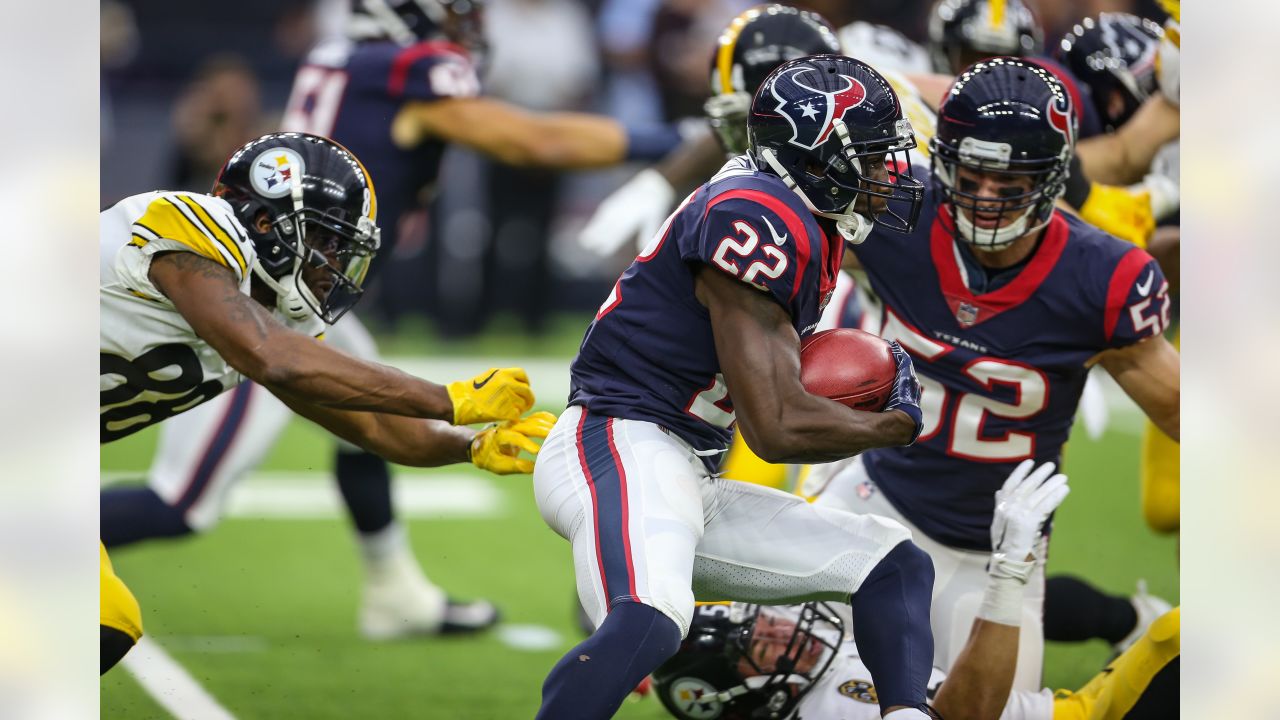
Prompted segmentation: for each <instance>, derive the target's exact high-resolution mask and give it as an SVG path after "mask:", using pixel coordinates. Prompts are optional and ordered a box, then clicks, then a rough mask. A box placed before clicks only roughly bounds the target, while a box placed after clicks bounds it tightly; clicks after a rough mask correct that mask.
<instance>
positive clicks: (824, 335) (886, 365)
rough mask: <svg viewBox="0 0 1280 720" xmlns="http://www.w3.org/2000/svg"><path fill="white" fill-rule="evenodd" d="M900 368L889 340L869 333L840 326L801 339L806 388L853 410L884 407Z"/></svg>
mask: <svg viewBox="0 0 1280 720" xmlns="http://www.w3.org/2000/svg"><path fill="white" fill-rule="evenodd" d="M897 369H898V368H897V364H896V363H895V362H894V360H893V352H892V351H891V350H890V348H889V343H887V342H885V341H884V340H883V339H881V338H879V337H876V336H875V335H872V334H871V333H868V332H863V331H861V330H854V329H852V328H837V329H835V330H824V331H822V332H816V333H814V334H812V335H810V336H808V337H806V338H804V339H803V340H801V341H800V383H801V384H802V385H804V389H805V390H808V391H809V392H810V393H812V394H814V395H820V396H822V397H825V398H829V399H831V400H835V401H836V402H838V403H840V404H842V405H847V406H848V407H851V408H853V409H854V410H866V411H868V412H879V411H881V410H883V409H884V408H885V405H886V404H888V402H889V396H890V395H891V394H892V393H893V382H894V378H895V377H896V374H897Z"/></svg>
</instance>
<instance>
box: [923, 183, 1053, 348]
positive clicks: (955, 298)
mask: <svg viewBox="0 0 1280 720" xmlns="http://www.w3.org/2000/svg"><path fill="white" fill-rule="evenodd" d="M950 222H951V216H950V214H949V209H948V208H947V207H945V206H943V207H940V208H939V209H938V215H937V217H936V218H934V221H933V227H932V228H930V234H929V245H930V252H931V253H932V255H933V266H934V268H935V269H936V270H937V272H938V282H939V284H940V285H941V289H942V296H943V298H945V299H946V301H947V306H948V307H950V308H951V312H952V314H953V315H954V316H955V318H956V322H957V323H959V324H960V326H961V327H971V326H973V325H977V324H978V323H980V322H984V321H986V320H990V319H991V318H993V317H995V316H996V315H999V314H1000V313H1002V312H1004V311H1005V310H1009V309H1010V308H1015V307H1017V306H1019V305H1021V304H1022V303H1023V302H1025V301H1026V300H1027V299H1028V298H1030V297H1031V296H1032V295H1033V294H1035V291H1036V290H1037V289H1039V287H1040V285H1041V284H1043V283H1044V279H1045V278H1046V277H1048V276H1049V272H1050V271H1051V270H1053V268H1054V266H1055V265H1056V264H1057V262H1058V258H1059V257H1061V256H1062V250H1063V248H1065V247H1066V245H1067V235H1068V232H1069V231H1068V228H1067V221H1066V219H1064V218H1063V217H1062V214H1061V213H1059V212H1058V211H1057V210H1055V211H1054V212H1053V215H1052V216H1051V217H1050V218H1049V224H1048V226H1047V227H1046V228H1045V230H1044V237H1043V238H1042V239H1041V241H1040V246H1039V247H1037V248H1036V249H1035V251H1034V252H1033V253H1032V255H1031V259H1030V260H1029V261H1028V262H1027V265H1026V267H1024V268H1022V270H1021V271H1020V272H1019V273H1018V275H1017V276H1016V277H1015V278H1014V279H1013V280H1011V281H1010V282H1008V283H1007V284H1005V285H1004V286H1002V287H1000V288H999V289H998V290H994V291H992V292H989V293H983V294H981V295H974V294H973V292H972V291H971V290H969V288H968V286H966V285H965V284H964V279H963V276H962V275H961V273H960V266H959V264H958V263H957V262H956V256H955V253H956V250H955V248H954V243H955V242H956V240H955V239H954V238H953V237H952V235H951V232H950V230H948V229H947V225H949V224H950Z"/></svg>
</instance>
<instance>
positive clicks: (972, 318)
mask: <svg viewBox="0 0 1280 720" xmlns="http://www.w3.org/2000/svg"><path fill="white" fill-rule="evenodd" d="M956 321H957V322H959V323H960V324H961V325H963V326H965V327H969V326H970V325H972V324H974V323H975V322H977V321H978V306H976V305H970V304H969V303H967V302H962V303H960V304H959V305H957V306H956Z"/></svg>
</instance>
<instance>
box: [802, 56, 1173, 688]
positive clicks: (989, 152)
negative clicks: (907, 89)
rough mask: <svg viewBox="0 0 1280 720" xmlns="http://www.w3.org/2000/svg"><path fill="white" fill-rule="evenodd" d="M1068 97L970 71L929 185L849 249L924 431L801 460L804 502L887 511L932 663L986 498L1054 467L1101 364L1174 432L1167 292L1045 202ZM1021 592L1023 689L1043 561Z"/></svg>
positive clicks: (1139, 257)
mask: <svg viewBox="0 0 1280 720" xmlns="http://www.w3.org/2000/svg"><path fill="white" fill-rule="evenodd" d="M1069 98H1070V96H1069V95H1068V94H1067V92H1066V91H1065V90H1064V89H1063V87H1062V85H1061V84H1060V83H1059V82H1058V80H1057V79H1056V78H1055V77H1054V76H1053V75H1052V74H1051V73H1049V72H1048V71H1046V70H1044V69H1042V68H1040V67H1039V66H1038V65H1034V64H1031V63H1029V62H1025V61H1022V60H1018V59H1016V58H995V59H991V60H986V61H982V62H979V63H976V64H974V65H973V66H971V67H970V68H968V69H967V70H966V71H965V72H963V73H961V75H960V76H959V77H958V78H957V80H956V81H955V84H954V85H953V86H952V88H951V90H950V91H949V92H948V94H947V97H946V100H945V101H944V103H943V104H942V106H941V107H940V108H939V115H938V131H937V135H936V136H935V137H934V139H933V140H932V142H931V149H932V151H933V152H932V169H931V172H930V175H931V182H930V184H929V189H928V192H927V195H926V204H925V207H926V210H925V213H924V215H923V217H922V218H921V222H920V224H919V225H918V226H917V227H916V228H915V230H914V232H912V233H911V234H910V235H908V236H907V237H906V238H901V237H892V238H891V237H887V236H885V237H881V235H882V233H881V231H880V230H879V229H876V230H873V231H872V233H871V238H870V239H869V240H868V242H866V243H864V244H862V245H860V246H858V247H857V248H856V252H855V254H856V256H857V260H858V261H859V262H860V263H861V265H862V267H863V268H864V269H865V270H866V272H867V274H868V276H869V277H870V279H871V283H872V285H873V286H874V287H875V289H876V291H877V293H878V294H879V296H880V298H881V299H882V300H883V303H884V304H883V310H882V313H883V317H882V318H881V319H882V331H881V334H882V335H883V336H884V337H885V338H887V339H895V340H897V341H899V342H900V343H901V344H902V346H903V347H904V348H906V350H907V351H908V352H909V353H911V355H912V356H913V357H914V358H915V360H916V363H917V365H916V367H917V369H918V371H919V373H920V382H921V384H922V386H923V397H922V402H921V407H922V408H923V410H924V431H923V432H922V434H921V435H920V438H919V440H918V441H917V442H916V443H915V444H914V445H913V446H911V447H896V448H886V449H881V450H873V451H871V452H868V453H866V454H864V455H862V456H860V457H859V458H856V459H854V460H853V461H851V462H848V463H840V464H839V465H838V466H827V467H817V468H814V471H813V472H812V473H811V474H810V476H809V478H808V479H807V482H806V486H805V488H804V493H805V494H806V495H809V496H813V495H817V496H819V497H818V500H817V503H818V505H819V506H827V507H838V508H841V509H846V510H852V511H854V512H866V513H870V512H874V513H878V514H884V515H886V516H888V517H893V518H896V519H898V520H899V521H901V522H903V523H904V524H905V525H907V526H908V527H909V528H911V529H912V532H913V538H914V539H915V541H916V542H918V543H920V545H921V547H922V548H924V549H925V550H927V551H928V552H929V554H930V556H931V557H932V558H933V562H934V564H935V566H936V567H937V569H938V577H939V578H940V581H939V582H938V584H937V586H936V587H935V588H934V600H933V616H932V623H933V630H934V634H935V637H936V639H937V645H936V653H937V658H936V662H937V664H938V665H939V666H940V667H943V668H948V667H950V666H951V664H952V662H953V661H954V660H955V658H956V656H957V654H958V653H959V652H960V649H961V648H962V647H963V646H964V642H965V640H966V638H967V637H968V634H969V627H970V626H971V624H972V622H973V618H974V614H975V613H976V612H977V610H978V607H979V604H980V601H981V598H982V588H983V586H984V583H985V582H986V566H987V563H988V560H989V558H990V553H991V540H990V537H989V535H988V532H987V529H988V527H989V526H990V525H991V517H992V508H993V504H992V494H993V493H994V492H995V490H996V489H997V488H999V487H1000V485H1001V483H1002V482H1003V480H1004V478H1005V477H1006V476H1007V475H1008V474H1009V472H1010V471H1011V470H1012V469H1013V468H1014V466H1016V465H1017V464H1018V463H1019V462H1021V461H1023V460H1026V459H1028V458H1032V459H1035V460H1036V461H1037V462H1059V463H1060V462H1061V455H1062V448H1063V444H1064V443H1065V442H1066V440H1067V435H1068V433H1069V432H1070V430H1071V424H1072V420H1073V418H1074V416H1075V412H1076V405H1077V403H1078V402H1079V400H1080V394H1081V390H1082V388H1083V387H1084V382H1085V376H1086V374H1087V373H1088V370H1089V367H1090V366H1092V365H1094V364H1100V365H1101V366H1102V367H1103V368H1105V369H1106V370H1107V371H1108V372H1109V373H1110V374H1111V376H1112V377H1114V378H1115V380H1116V381H1117V382H1118V383H1119V385H1120V387H1121V388H1123V389H1124V391H1125V392H1126V393H1128V395H1129V396H1130V397H1131V398H1133V399H1134V400H1135V401H1136V402H1137V404H1138V405H1139V406H1140V407H1141V408H1142V409H1143V411H1144V412H1146V414H1147V416H1148V417H1150V418H1151V420H1152V421H1153V422H1155V423H1156V425H1158V426H1159V427H1160V428H1161V429H1162V430H1164V431H1165V432H1166V433H1168V434H1169V436H1170V437H1173V438H1175V439H1176V438H1177V437H1178V425H1179V411H1178V395H1179V390H1178V388H1179V369H1178V368H1179V362H1178V354H1177V351H1175V350H1174V349H1173V347H1172V346H1171V345H1170V344H1169V343H1168V342H1167V341H1166V340H1165V339H1164V337H1163V335H1162V333H1163V331H1164V329H1165V327H1166V325H1167V324H1168V322H1169V302H1170V301H1169V293H1168V290H1169V286H1168V283H1166V282H1165V279H1164V276H1163V275H1162V274H1161V272H1160V267H1159V266H1158V265H1157V264H1156V262H1155V261H1154V260H1152V258H1151V256H1150V255H1148V254H1147V253H1146V252H1145V251H1144V250H1142V249H1140V248H1137V247H1134V246H1133V245H1130V244H1128V243H1125V242H1122V241H1120V240H1118V239H1116V238H1114V237H1112V236H1110V235H1107V234H1105V233H1103V232H1101V231H1099V230H1097V229H1096V228H1094V227H1092V226H1090V225H1087V224H1085V223H1084V222H1082V221H1080V220H1078V219H1077V218H1075V217H1073V216H1070V215H1065V214H1063V213H1061V212H1059V211H1057V210H1055V209H1054V201H1055V200H1057V199H1058V197H1059V196H1060V195H1061V193H1062V189H1063V183H1064V181H1065V180H1066V173H1067V166H1068V163H1069V162H1070V160H1071V154H1072V150H1073V144H1074V140H1075V127H1074V124H1073V122H1072V112H1071V106H1070V99H1069ZM1038 557H1040V558H1041V560H1040V562H1039V563H1038V565H1037V567H1036V568H1035V571H1034V574H1033V575H1032V577H1031V581H1030V583H1029V584H1028V587H1027V593H1026V600H1025V605H1024V607H1023V614H1022V617H1023V622H1022V633H1023V634H1022V637H1021V642H1020V644H1019V650H1020V652H1019V655H1020V657H1019V662H1018V673H1017V679H1016V681H1015V688H1017V689H1020V690H1036V689H1038V688H1039V682H1040V670H1041V665H1042V662H1043V646H1044V640H1043V628H1042V619H1041V618H1042V606H1043V602H1044V568H1043V557H1044V556H1043V554H1041V555H1039V556H1038Z"/></svg>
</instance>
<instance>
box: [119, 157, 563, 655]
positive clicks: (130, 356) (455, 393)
mask: <svg viewBox="0 0 1280 720" xmlns="http://www.w3.org/2000/svg"><path fill="white" fill-rule="evenodd" d="M377 212H378V200H377V196H376V195H375V193H374V188H373V184H372V182H371V181H370V178H369V174H368V172H367V171H366V170H365V168H364V166H362V165H361V164H360V162H359V161H358V160H357V159H356V157H355V156H354V155H352V154H351V153H350V152H349V151H347V149H346V148H344V147H342V146H341V145H338V144H337V143H335V142H333V141H331V140H328V139H326V138H321V137H317V136H314V135H307V134H303V133H274V134H271V135H265V136H263V137H260V138H257V139H256V140H253V141H251V142H250V143H248V144H246V145H245V146H243V147H241V148H240V149H239V150H237V151H236V152H235V153H234V154H233V155H232V156H231V157H230V158H229V159H228V160H227V162H226V165H224V166H223V168H222V170H221V172H220V173H219V175H218V179H217V181H216V184H215V186H214V189H213V194H212V195H202V194H198V193H189V192H151V193H144V194H142V195H134V196H132V197H128V198H125V199H124V200H121V201H120V202H118V203H116V204H115V205H113V206H112V207H110V208H108V209H107V210H104V211H103V212H102V214H101V222H100V229H101V235H100V240H99V251H100V253H99V259H100V274H101V277H100V280H101V285H100V292H99V297H100V304H101V318H100V321H101V334H100V344H101V355H100V360H101V377H100V380H99V387H100V390H101V393H100V395H101V397H100V407H101V410H100V413H99V418H100V434H101V441H102V442H104V443H106V442H111V441H113V440H117V439H120V438H123V437H127V436H129V435H131V434H133V433H135V432H137V431H138V430H141V429H142V428H145V427H148V426H150V425H152V424H155V423H158V422H161V421H162V420H165V419H167V418H170V417H172V416H175V415H179V414H180V413H183V412H185V411H187V410H189V409H190V408H192V407H195V406H196V405H199V404H200V403H203V402H206V401H208V400H210V399H212V398H214V397H216V396H218V395H220V394H222V393H223V392H224V391H226V390H229V389H231V388H232V387H235V386H236V385H237V384H238V383H240V381H241V380H242V379H244V378H250V379H252V380H254V381H255V382H257V383H259V384H260V385H261V386H262V387H263V388H266V389H267V390H269V391H270V392H271V393H272V394H274V395H275V396H277V397H279V398H280V399H281V400H282V401H283V402H284V403H285V404H287V405H288V406H289V407H290V408H292V409H293V410H294V411H295V412H297V413H298V414H300V415H302V416H304V417H306V418H308V419H310V420H312V421H314V422H316V423H318V424H320V425H322V426H323V427H325V428H326V429H328V430H330V431H331V432H333V433H335V434H337V435H339V436H341V437H343V438H344V439H346V440H347V441H349V442H351V443H354V444H356V445H359V446H360V447H362V448H364V449H366V450H367V451H369V452H375V453H378V454H379V455H381V456H383V457H386V458H388V459H390V460H392V461H395V462H400V463H404V464H407V465H418V466H424V467H432V466H437V465H446V464H451V463H456V462H464V461H470V462H472V463H474V464H475V465H476V466H478V467H480V468H482V469H485V470H489V471H491V472H495V473H498V474H507V473H521V472H529V471H531V470H532V461H531V460H528V459H525V458H521V457H519V453H520V451H521V450H524V451H527V452H530V453H536V451H537V445H536V444H535V443H534V442H533V441H532V440H530V438H531V437H545V436H546V432H547V430H548V429H549V428H550V425H551V422H552V421H553V420H554V416H552V415H551V414H550V413H537V414H534V415H531V416H529V417H528V418H525V419H523V420H521V419H520V415H521V414H523V413H524V412H525V411H527V410H528V409H529V408H530V407H532V405H533V392H532V390H530V388H529V385H528V379H527V378H526V376H525V373H524V371H523V370H521V369H519V368H505V369H498V368H493V369H491V370H489V371H487V372H485V373H482V374H480V375H478V376H477V377H476V378H475V379H469V380H463V381H459V382H455V383H450V384H449V385H447V386H442V385H436V384H434V383H431V382H428V381H426V380H421V379H419V378H415V377H413V376H411V375H407V374H405V373H403V372H400V371H399V370H396V369H394V368H391V367H387V366H385V365H379V364H377V363H371V362H366V361H363V360H360V359H357V358H355V357H352V356H350V355H347V354H346V353H343V352H341V351H338V350H335V349H333V348H330V347H328V346H327V345H325V344H324V343H321V342H318V341H317V340H316V337H317V336H319V335H320V334H321V332H322V330H323V328H324V323H332V322H333V321H335V320H337V319H338V318H339V317H340V316H341V315H342V314H343V313H345V312H347V311H348V310H350V309H351V307H352V305H354V304H355V302H356V301H357V300H358V299H359V297H360V294H361V292H362V288H361V285H362V283H363V281H364V276H365V272H366V271H367V269H368V267H369V262H370V261H371V260H372V259H373V257H374V255H375V253H376V252H377V251H378V246H379V236H380V233H379V230H378V227H377V225H376V224H375V221H376V218H377ZM491 421H500V422H502V424H501V425H496V426H491V427H489V428H487V429H485V430H482V431H479V432H476V431H474V430H471V429H468V428H466V427H461V426H465V425H470V424H473V423H481V422H491ZM101 564H102V572H101V574H102V585H103V589H104V592H103V593H102V601H103V610H102V613H101V614H102V618H103V620H102V626H103V628H104V630H103V633H102V634H103V642H102V652H103V663H102V664H103V669H104V671H105V669H107V668H109V667H110V666H111V665H114V664H115V662H116V661H118V660H119V659H120V656H122V655H123V652H122V649H123V650H127V649H128V647H129V646H130V645H131V643H127V642H124V641H123V639H122V638H121V637H120V635H121V634H123V635H124V636H125V637H128V638H129V639H131V640H136V639H137V636H138V634H139V633H140V632H141V624H140V622H137V621H136V617H137V612H136V606H135V603H134V602H133V601H132V598H131V597H130V596H129V595H128V592H127V590H126V589H124V588H122V587H120V583H119V581H118V578H116V577H115V575H114V573H113V572H112V571H111V568H110V563H109V561H108V559H107V555H106V551H105V550H103V552H102V556H101ZM107 590H110V592H107ZM121 618H123V620H121ZM108 629H111V630H114V631H116V632H115V633H111V632H108Z"/></svg>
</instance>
